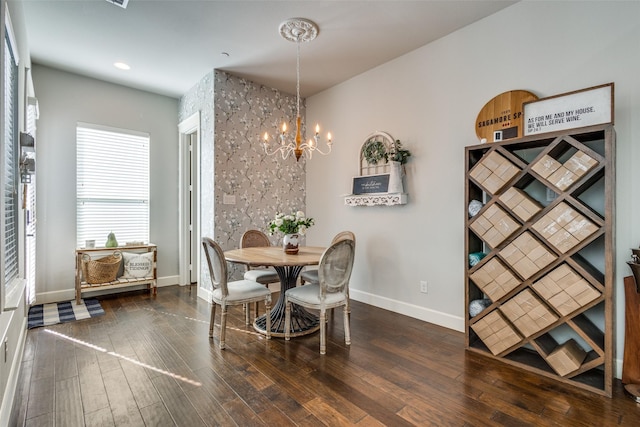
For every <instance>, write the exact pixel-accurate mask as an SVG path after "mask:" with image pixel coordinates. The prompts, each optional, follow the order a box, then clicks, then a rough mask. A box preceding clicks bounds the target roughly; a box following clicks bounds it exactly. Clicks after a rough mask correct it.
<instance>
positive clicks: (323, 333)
mask: <svg viewBox="0 0 640 427" xmlns="http://www.w3.org/2000/svg"><path fill="white" fill-rule="evenodd" d="M326 352H327V312H326V310H325V309H324V308H322V309H320V354H326Z"/></svg>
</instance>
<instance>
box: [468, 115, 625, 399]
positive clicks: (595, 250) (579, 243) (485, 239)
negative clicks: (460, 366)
mask: <svg viewBox="0 0 640 427" xmlns="http://www.w3.org/2000/svg"><path fill="white" fill-rule="evenodd" d="M614 150H615V131H614V129H613V126H611V125H601V126H592V127H587V128H580V129H572V130H569V131H562V132H557V133H548V134H544V135H536V136H535V137H534V136H531V137H525V138H521V139H517V140H509V141H506V142H501V143H493V144H482V145H475V146H471V147H467V148H466V152H465V155H466V184H465V190H466V191H465V193H466V205H467V206H470V203H471V202H472V201H474V200H475V201H480V202H482V204H483V206H482V208H481V209H480V210H479V211H476V212H473V216H471V214H470V215H469V216H468V219H467V220H466V232H465V251H466V256H469V254H472V253H478V252H482V253H484V254H485V256H484V257H483V258H482V259H481V260H480V261H479V262H474V263H472V264H473V266H470V263H468V264H467V268H466V269H465V272H466V273H465V286H466V292H465V295H466V301H465V302H466V307H467V311H466V328H465V329H466V346H467V349H468V350H469V351H473V352H476V353H480V354H484V355H486V356H488V357H493V358H497V359H500V360H502V361H504V362H506V363H509V364H512V365H515V366H518V367H521V368H524V369H527V370H530V371H534V372H537V373H539V374H542V375H545V376H547V377H551V378H555V379H558V380H559V381H562V382H564V383H568V384H572V385H575V386H577V387H580V388H583V389H586V390H590V391H593V392H596V393H599V394H603V395H606V396H611V393H612V380H613V372H612V371H613V367H612V363H613V360H612V357H613V356H612V344H613V338H612V336H613V331H612V329H613V323H612V322H613V314H612V313H613V304H612V295H613V291H612V286H613V259H614V253H613V252H614V248H613V218H614V203H613V200H614V194H613V192H614V167H613V166H614V165H613V159H614V152H615V151H614ZM475 203H477V202H475ZM481 299H485V300H486V299H488V300H490V301H489V302H488V303H487V304H485V305H488V307H486V308H485V309H484V310H482V311H481V312H480V313H479V314H476V315H475V316H474V317H471V315H470V310H469V304H470V303H471V302H472V301H474V300H481ZM474 314H475V313H474Z"/></svg>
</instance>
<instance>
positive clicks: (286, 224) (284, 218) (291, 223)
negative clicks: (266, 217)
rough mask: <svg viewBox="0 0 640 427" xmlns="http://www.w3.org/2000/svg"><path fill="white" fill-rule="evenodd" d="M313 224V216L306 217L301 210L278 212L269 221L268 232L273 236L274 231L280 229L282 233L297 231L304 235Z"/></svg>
mask: <svg viewBox="0 0 640 427" xmlns="http://www.w3.org/2000/svg"><path fill="white" fill-rule="evenodd" d="M314 224H315V222H314V221H313V218H307V217H306V215H305V214H304V212H302V211H297V212H295V213H291V214H289V215H285V214H283V213H282V212H278V213H277V214H276V217H275V219H273V220H271V221H270V222H269V234H270V235H272V236H273V234H274V233H275V232H276V231H280V232H281V233H283V234H294V233H298V234H301V235H303V236H304V235H305V233H306V232H307V229H308V228H309V227H311V226H312V225H314Z"/></svg>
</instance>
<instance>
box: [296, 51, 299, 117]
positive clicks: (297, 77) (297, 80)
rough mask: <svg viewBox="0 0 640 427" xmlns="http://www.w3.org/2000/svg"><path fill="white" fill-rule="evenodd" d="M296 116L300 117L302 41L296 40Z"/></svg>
mask: <svg viewBox="0 0 640 427" xmlns="http://www.w3.org/2000/svg"><path fill="white" fill-rule="evenodd" d="M296 47H297V52H296V99H297V105H296V117H300V41H298V42H296Z"/></svg>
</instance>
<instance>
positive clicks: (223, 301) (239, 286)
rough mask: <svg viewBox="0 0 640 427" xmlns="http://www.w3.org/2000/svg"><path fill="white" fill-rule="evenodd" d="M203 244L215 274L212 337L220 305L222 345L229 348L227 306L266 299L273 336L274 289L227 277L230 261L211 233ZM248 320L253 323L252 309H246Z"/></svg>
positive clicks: (212, 299)
mask: <svg viewBox="0 0 640 427" xmlns="http://www.w3.org/2000/svg"><path fill="white" fill-rule="evenodd" d="M202 246H203V248H204V253H205V256H206V258H207V264H208V265H209V275H210V276H211V284H212V285H213V287H212V292H211V320H210V322H209V337H210V338H213V325H214V319H215V316H216V305H219V306H220V307H221V313H220V341H219V345H220V348H221V349H224V348H225V335H226V334H225V332H226V327H227V307H228V306H230V305H240V304H248V303H252V302H258V301H264V306H265V308H266V311H267V325H266V326H267V327H266V330H267V339H270V338H271V332H270V331H271V291H269V289H268V288H266V287H264V286H263V285H261V284H260V283H258V282H254V281H251V280H244V279H243V280H235V281H232V282H228V281H227V262H226V260H225V258H224V253H223V252H222V249H221V248H220V246H219V245H218V244H217V243H216V242H214V241H213V239H210V238H208V237H203V238H202ZM245 322H246V324H247V325H248V324H249V310H246V315H245Z"/></svg>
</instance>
